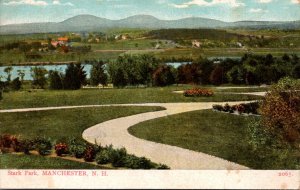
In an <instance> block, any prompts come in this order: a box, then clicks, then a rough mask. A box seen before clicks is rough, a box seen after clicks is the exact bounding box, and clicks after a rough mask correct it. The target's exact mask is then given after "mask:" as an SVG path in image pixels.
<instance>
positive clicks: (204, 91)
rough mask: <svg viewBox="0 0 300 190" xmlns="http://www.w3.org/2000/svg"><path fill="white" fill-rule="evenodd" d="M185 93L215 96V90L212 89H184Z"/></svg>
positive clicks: (191, 95)
mask: <svg viewBox="0 0 300 190" xmlns="http://www.w3.org/2000/svg"><path fill="white" fill-rule="evenodd" d="M183 95H184V96H185V97H200V96H205V97H209V96H213V95H214V92H213V91H212V90H211V89H202V88H193V89H190V90H186V91H184V93H183Z"/></svg>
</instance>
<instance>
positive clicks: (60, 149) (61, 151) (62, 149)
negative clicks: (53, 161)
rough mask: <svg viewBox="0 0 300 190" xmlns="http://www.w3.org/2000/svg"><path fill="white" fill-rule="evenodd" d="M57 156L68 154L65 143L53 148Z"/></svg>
mask: <svg viewBox="0 0 300 190" xmlns="http://www.w3.org/2000/svg"><path fill="white" fill-rule="evenodd" d="M54 149H55V153H56V155H57V156H62V155H63V154H68V145H67V144H66V143H58V144H56V145H55V147H54Z"/></svg>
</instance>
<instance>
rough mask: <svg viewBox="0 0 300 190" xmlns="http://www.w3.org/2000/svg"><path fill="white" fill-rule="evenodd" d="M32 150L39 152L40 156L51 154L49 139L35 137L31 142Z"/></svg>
mask: <svg viewBox="0 0 300 190" xmlns="http://www.w3.org/2000/svg"><path fill="white" fill-rule="evenodd" d="M33 143H34V149H35V150H37V151H38V152H39V154H40V155H42V156H45V155H47V154H49V153H50V152H51V149H52V144H51V141H50V139H46V138H45V137H37V138H35V139H34V140H33Z"/></svg>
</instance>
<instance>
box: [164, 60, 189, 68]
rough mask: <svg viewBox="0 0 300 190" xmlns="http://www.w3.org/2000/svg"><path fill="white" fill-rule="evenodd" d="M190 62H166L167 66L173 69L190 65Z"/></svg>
mask: <svg viewBox="0 0 300 190" xmlns="http://www.w3.org/2000/svg"><path fill="white" fill-rule="evenodd" d="M191 63H192V62H168V63H166V64H167V65H170V66H173V67H174V68H176V69H177V68H178V67H180V66H181V65H186V64H191Z"/></svg>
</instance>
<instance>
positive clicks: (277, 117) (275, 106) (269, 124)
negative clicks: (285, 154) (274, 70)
mask: <svg viewBox="0 0 300 190" xmlns="http://www.w3.org/2000/svg"><path fill="white" fill-rule="evenodd" d="M299 90H300V80H294V79H291V78H283V79H281V80H280V81H279V82H278V84H276V85H273V86H272V88H271V90H270V92H268V93H267V95H266V96H265V99H264V101H263V102H262V106H261V108H260V111H261V114H262V117H263V125H264V126H265V127H266V128H267V129H268V130H269V131H270V132H271V133H273V134H279V135H280V136H281V138H282V140H284V141H286V142H289V143H291V144H294V145H296V147H298V148H299V146H300V91H299Z"/></svg>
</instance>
